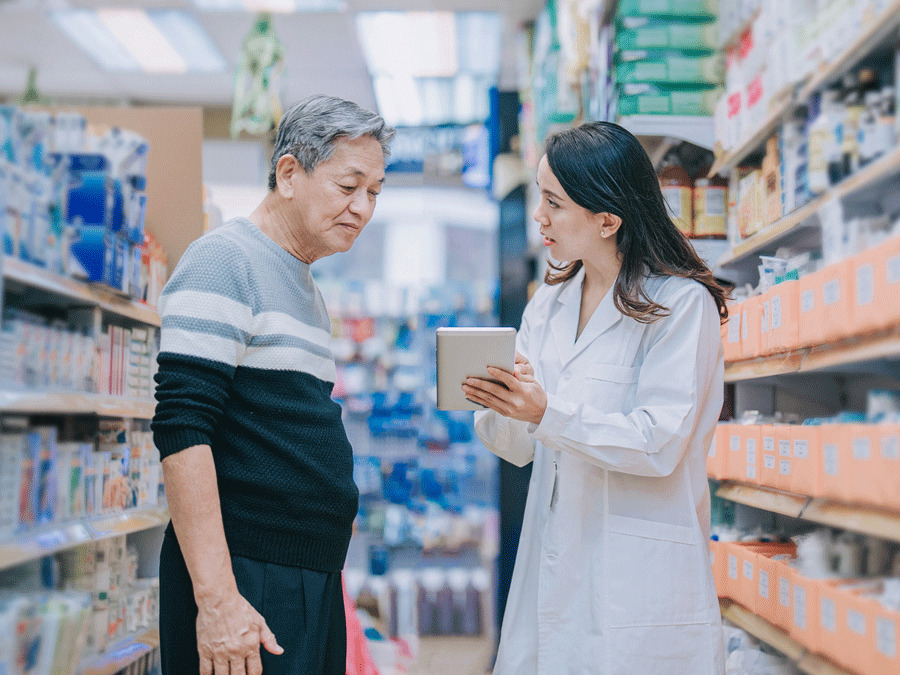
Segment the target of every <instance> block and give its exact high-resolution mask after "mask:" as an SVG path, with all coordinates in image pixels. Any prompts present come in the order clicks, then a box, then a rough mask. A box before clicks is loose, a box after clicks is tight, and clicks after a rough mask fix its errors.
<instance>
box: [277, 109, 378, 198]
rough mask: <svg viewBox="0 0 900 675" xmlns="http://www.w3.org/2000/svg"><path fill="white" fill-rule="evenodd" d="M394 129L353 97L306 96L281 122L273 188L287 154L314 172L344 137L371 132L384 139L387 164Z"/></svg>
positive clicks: (308, 171)
mask: <svg viewBox="0 0 900 675" xmlns="http://www.w3.org/2000/svg"><path fill="white" fill-rule="evenodd" d="M394 132H395V130H394V128H393V127H391V126H390V125H388V124H387V123H386V122H385V121H384V120H383V119H382V118H381V116H380V115H378V114H377V113H374V112H372V111H371V110H366V109H365V108H362V107H360V106H358V105H356V104H355V103H353V102H352V101H346V100H344V99H342V98H337V97H335V96H323V95H315V96H310V97H308V98H305V99H303V100H302V101H300V102H299V103H297V104H296V105H294V106H293V107H292V108H291V109H290V110H288V111H287V112H286V113H285V114H284V116H283V117H282V118H281V122H280V123H279V125H278V134H277V135H276V137H275V150H274V152H273V153H272V165H271V168H270V169H269V190H274V189H275V168H276V166H277V165H278V160H279V159H281V158H282V157H283V156H284V155H293V156H294V157H296V158H297V161H298V162H300V166H302V167H303V169H304V171H306V173H312V172H313V171H314V170H315V168H316V167H317V166H318V165H319V164H321V163H322V162H324V161H326V160H327V159H328V158H329V157H331V155H332V154H333V153H334V148H335V145H336V144H337V142H338V140H340V139H342V138H346V139H348V140H353V139H354V138H359V137H360V136H371V137H372V138H374V139H375V140H376V141H378V142H379V143H381V149H382V151H383V152H384V162H385V164H387V160H388V157H389V156H390V147H389V145H390V142H391V139H393V137H394Z"/></svg>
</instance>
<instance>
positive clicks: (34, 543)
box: [0, 507, 169, 570]
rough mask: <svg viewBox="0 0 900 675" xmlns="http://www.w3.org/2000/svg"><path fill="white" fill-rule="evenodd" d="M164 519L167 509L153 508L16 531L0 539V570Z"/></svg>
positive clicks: (166, 519)
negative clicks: (3, 539)
mask: <svg viewBox="0 0 900 675" xmlns="http://www.w3.org/2000/svg"><path fill="white" fill-rule="evenodd" d="M168 522H169V510H168V508H162V507H154V508H147V509H135V510H133V511H125V512H122V513H119V514H115V515H108V516H99V517H97V518H86V519H84V520H79V521H74V522H70V523H62V524H60V525H56V526H53V525H48V526H46V527H40V528H35V529H34V530H28V531H25V532H22V533H18V534H16V535H15V537H14V538H13V539H11V540H10V541H6V542H0V570H2V569H9V568H11V567H15V566H17V565H21V564H22V563H26V562H29V561H31V560H38V559H39V558H43V557H44V556H47V555H52V554H54V553H58V552H59V551H64V550H66V549H69V548H74V547H75V546H79V545H81V544H84V543H87V542H89V541H99V540H101V539H107V538H109V537H115V536H118V535H123V534H131V533H134V532H142V531H144V530H149V529H151V528H154V527H161V526H163V525H166V524H167V523H168Z"/></svg>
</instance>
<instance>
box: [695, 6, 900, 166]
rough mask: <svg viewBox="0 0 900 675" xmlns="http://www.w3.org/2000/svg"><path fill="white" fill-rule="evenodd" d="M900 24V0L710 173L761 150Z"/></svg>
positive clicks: (775, 107)
mask: <svg viewBox="0 0 900 675" xmlns="http://www.w3.org/2000/svg"><path fill="white" fill-rule="evenodd" d="M898 25H900V0H894V2H892V3H891V4H890V5H889V6H888V7H887V8H886V9H885V10H884V11H883V12H882V13H881V14H880V15H879V16H878V17H876V18H875V19H874V20H873V21H872V22H871V23H870V24H869V25H868V27H866V28H865V29H864V30H863V31H862V33H860V34H859V35H858V36H857V37H856V38H855V39H854V40H853V42H851V43H850V44H849V45H848V46H847V47H846V48H845V49H844V50H843V51H842V52H841V53H840V54H838V55H837V56H835V58H833V59H832V60H830V61H829V62H827V63H824V64H822V66H821V67H820V68H819V69H818V70H817V71H816V72H815V73H813V74H812V75H811V76H810V77H809V78H808V79H807V81H806V82H803V83H800V85H799V86H798V88H799V92H798V93H797V95H795V96H788V97H785V98H784V99H780V100H777V101H776V102H774V103H773V104H772V106H771V110H770V111H769V115H768V116H767V117H766V119H765V121H764V122H763V123H762V124H761V125H760V126H759V127H758V128H757V129H756V130H754V131H753V133H751V134H750V135H749V136H748V137H747V138H746V139H745V140H744V141H742V142H741V143H740V144H738V146H737V147H735V148H733V149H732V150H730V151H728V152H726V153H725V154H724V155H722V156H721V157H720V158H718V159H717V160H716V162H715V164H713V167H712V169H711V170H710V175H713V174H717V173H725V172H727V171H729V170H731V169H732V168H734V167H735V166H737V165H738V164H740V162H741V161H743V160H744V159H746V158H747V157H748V156H750V155H751V154H753V153H754V152H756V151H757V150H759V149H760V147H761V146H762V144H763V143H764V142H765V140H766V139H767V138H768V137H769V136H771V135H772V133H773V132H774V131H775V129H776V128H777V127H778V124H779V123H780V122H781V120H782V118H783V117H784V116H785V115H787V114H789V113H791V112H792V111H793V110H795V109H796V108H797V107H799V106H800V105H805V104H806V101H807V100H808V99H809V97H810V96H811V95H812V94H813V93H815V92H816V91H819V90H820V89H822V88H823V87H825V86H827V85H828V84H830V83H831V82H833V81H834V80H836V79H837V78H839V77H840V76H841V75H843V74H844V73H846V72H847V71H848V70H850V69H851V68H853V66H855V65H856V64H857V63H858V62H859V61H860V59H862V58H863V57H864V56H866V54H869V53H871V51H872V50H873V49H874V48H875V47H876V46H877V45H879V44H881V43H882V42H883V41H884V40H885V39H887V38H888V37H889V36H890V35H891V33H892V32H893V31H894V30H895V29H896V28H897V26H898Z"/></svg>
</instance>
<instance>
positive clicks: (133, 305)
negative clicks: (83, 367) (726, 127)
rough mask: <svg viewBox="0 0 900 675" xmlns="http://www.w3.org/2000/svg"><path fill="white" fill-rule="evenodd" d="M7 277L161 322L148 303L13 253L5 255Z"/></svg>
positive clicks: (146, 321)
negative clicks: (47, 267) (29, 260)
mask: <svg viewBox="0 0 900 675" xmlns="http://www.w3.org/2000/svg"><path fill="white" fill-rule="evenodd" d="M3 277H4V278H5V279H9V280H11V281H16V282H18V283H20V284H23V285H25V286H30V287H33V288H38V289H40V290H43V291H46V292H48V293H52V294H54V295H61V296H63V297H66V298H70V299H73V300H81V301H84V302H85V303H88V304H90V305H94V306H97V307H100V308H101V309H102V310H104V311H106V312H109V313H111V314H117V315H119V316H122V317H125V318H128V319H132V320H134V321H137V322H139V323H143V324H147V325H150V326H156V327H159V326H160V323H161V321H160V318H159V313H158V312H157V311H156V310H155V309H154V308H152V307H149V306H148V305H144V304H142V303H140V302H135V301H133V300H127V299H124V298H120V297H117V296H115V295H114V294H112V293H107V292H105V291H103V290H102V289H101V288H99V287H95V286H92V285H91V284H89V283H87V282H84V281H80V280H78V279H72V278H69V277H63V276H60V275H58V274H53V273H52V272H48V271H47V270H45V269H43V268H41V267H38V266H37V265H32V264H31V263H27V262H24V261H22V260H19V259H18V258H14V257H12V256H4V257H3Z"/></svg>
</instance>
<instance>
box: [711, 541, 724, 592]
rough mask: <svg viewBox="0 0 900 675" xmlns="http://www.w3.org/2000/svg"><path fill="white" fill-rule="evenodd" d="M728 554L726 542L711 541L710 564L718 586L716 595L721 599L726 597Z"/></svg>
mask: <svg viewBox="0 0 900 675" xmlns="http://www.w3.org/2000/svg"><path fill="white" fill-rule="evenodd" d="M726 556H727V554H726V551H725V542H721V541H718V540H717V539H710V540H709V564H710V567H712V573H713V581H714V582H715V584H716V595H717V596H718V597H720V598H724V597H726V596H725V586H726V581H725V579H726V577H727V575H728V572H727V563H726V560H725V558H726Z"/></svg>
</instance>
